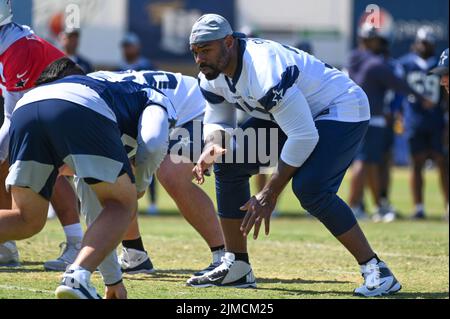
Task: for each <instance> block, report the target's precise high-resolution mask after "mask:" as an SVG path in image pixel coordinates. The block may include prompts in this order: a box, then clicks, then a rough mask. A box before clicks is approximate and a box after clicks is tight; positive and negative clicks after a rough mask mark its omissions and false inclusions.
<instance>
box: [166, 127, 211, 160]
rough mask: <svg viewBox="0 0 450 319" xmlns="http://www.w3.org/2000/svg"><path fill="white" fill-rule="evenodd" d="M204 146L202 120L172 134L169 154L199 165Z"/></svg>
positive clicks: (175, 130)
mask: <svg viewBox="0 0 450 319" xmlns="http://www.w3.org/2000/svg"><path fill="white" fill-rule="evenodd" d="M203 146H204V142H203V122H202V121H200V120H193V121H190V122H187V123H185V124H184V125H182V126H181V127H177V128H175V129H174V130H173V131H172V132H171V134H170V140H169V154H174V155H178V156H183V157H185V158H187V159H189V160H190V161H191V162H192V163H197V160H198V159H199V157H200V155H201V154H202V150H203Z"/></svg>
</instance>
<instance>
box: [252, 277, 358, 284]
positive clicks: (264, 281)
mask: <svg viewBox="0 0 450 319" xmlns="http://www.w3.org/2000/svg"><path fill="white" fill-rule="evenodd" d="M256 281H257V282H258V283H262V284H350V283H352V282H351V281H339V280H307V279H301V278H294V279H279V278H257V280H256Z"/></svg>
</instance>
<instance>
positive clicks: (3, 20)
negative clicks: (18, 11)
mask: <svg viewBox="0 0 450 319" xmlns="http://www.w3.org/2000/svg"><path fill="white" fill-rule="evenodd" d="M12 17H13V13H12V7H11V0H0V26H2V25H5V24H8V23H11V22H12Z"/></svg>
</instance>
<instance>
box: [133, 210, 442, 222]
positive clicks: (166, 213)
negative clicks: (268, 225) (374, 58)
mask: <svg viewBox="0 0 450 319" xmlns="http://www.w3.org/2000/svg"><path fill="white" fill-rule="evenodd" d="M443 216H444V215H442V216H439V215H432V216H427V218H426V219H424V220H413V219H411V216H410V215H405V214H404V213H399V214H398V215H397V221H401V222H414V223H419V224H420V223H423V222H442V223H447V222H446V221H445V220H444V217H443ZM139 217H140V218H150V219H151V218H154V217H158V218H173V217H180V218H183V217H182V216H181V213H180V212H179V211H178V210H174V209H161V210H159V212H158V214H156V215H149V214H147V213H146V212H145V210H141V211H139ZM272 219H273V220H316V218H315V217H313V216H311V215H310V214H308V213H307V212H305V211H301V210H299V211H298V212H294V211H289V212H280V213H279V215H276V216H273V217H272ZM365 222H367V223H372V221H371V220H367V221H365ZM394 223H395V222H394Z"/></svg>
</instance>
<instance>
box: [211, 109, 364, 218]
mask: <svg viewBox="0 0 450 319" xmlns="http://www.w3.org/2000/svg"><path fill="white" fill-rule="evenodd" d="M367 125H368V122H359V123H346V122H337V121H326V120H322V121H317V122H316V127H317V129H318V131H319V136H320V139H319V143H318V145H317V146H316V148H315V149H314V151H313V153H312V154H311V156H310V157H309V158H308V159H307V160H306V162H305V163H304V164H303V166H302V167H301V168H300V169H299V170H298V171H297V173H296V174H295V175H294V177H293V180H292V187H293V188H294V192H296V191H297V190H298V189H300V188H301V189H306V191H307V192H309V193H311V194H315V195H317V196H319V195H320V194H322V193H324V194H328V193H329V194H336V193H337V191H338V189H339V187H340V185H341V182H342V179H343V178H344V175H345V172H346V171H347V169H348V167H349V166H350V164H351V162H352V161H353V159H354V157H355V154H356V151H357V150H358V147H359V145H360V143H361V139H362V137H363V136H364V134H365V132H366V130H367ZM241 127H242V128H243V129H247V128H256V129H262V128H265V129H278V145H277V148H276V151H277V156H278V155H279V154H280V153H281V150H282V148H283V146H284V144H285V142H286V140H287V137H286V135H285V134H284V133H283V131H282V130H281V129H280V128H279V126H278V125H277V124H276V123H273V122H270V121H265V120H260V119H256V118H251V119H250V120H248V121H247V122H245V123H244V124H243V125H242V126H241ZM260 132H261V131H260V130H257V133H256V135H257V137H258V136H260ZM265 138H266V141H265V144H266V145H265V146H264V147H265V150H270V149H273V148H271V146H270V143H271V141H270V140H269V134H266V135H265ZM258 140H259V139H258ZM262 144H263V143H257V145H262ZM258 147H259V146H258ZM239 148H244V149H248V148H249V146H248V141H247V140H246V141H245V143H244V145H238V146H237V147H236V148H235V150H234V151H233V153H234V154H233V157H234V159H235V161H236V152H237V151H238V149H239ZM254 151H255V152H256V153H257V154H258V153H259V151H260V150H259V149H258V148H256V149H254ZM245 154H247V152H245ZM265 164H267V163H261V161H260V160H259V159H257V160H256V161H251V160H250V159H249V158H247V155H246V156H245V157H244V162H243V163H236V162H235V163H231V164H226V163H225V164H216V165H215V167H214V171H215V175H216V195H217V205H218V213H219V215H220V216H221V217H225V218H237V219H239V218H243V216H244V215H245V214H244V213H243V212H242V211H240V209H239V208H240V207H241V206H242V205H244V204H245V203H246V202H247V201H248V199H249V198H250V186H249V178H250V176H251V175H255V174H258V173H259V169H260V168H261V167H263V166H265Z"/></svg>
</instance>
